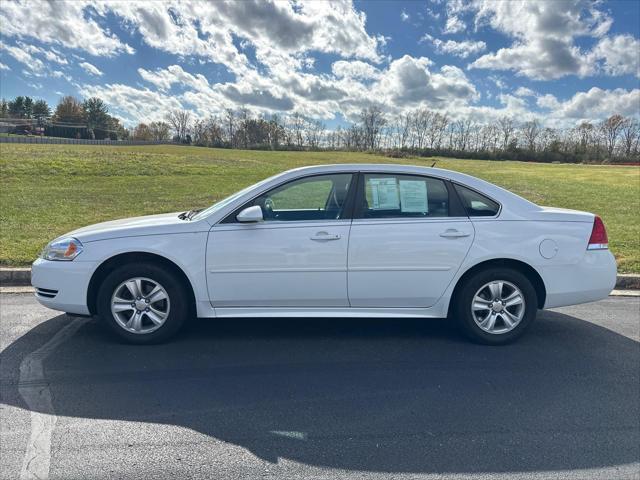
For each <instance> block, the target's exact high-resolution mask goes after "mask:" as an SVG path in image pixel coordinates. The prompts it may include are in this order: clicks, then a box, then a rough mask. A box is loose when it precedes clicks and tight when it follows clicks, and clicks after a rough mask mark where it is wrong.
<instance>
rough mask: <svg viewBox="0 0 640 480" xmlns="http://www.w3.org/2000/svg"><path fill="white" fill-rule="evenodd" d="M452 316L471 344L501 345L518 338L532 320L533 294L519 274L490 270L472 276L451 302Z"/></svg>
mask: <svg viewBox="0 0 640 480" xmlns="http://www.w3.org/2000/svg"><path fill="white" fill-rule="evenodd" d="M454 302H455V304H454V309H453V311H454V315H455V318H456V320H457V322H458V324H459V325H460V327H461V328H462V331H463V332H464V333H465V334H466V335H467V337H469V338H470V339H471V340H473V341H475V342H478V343H484V344H488V345H503V344H506V343H510V342H513V341H514V340H516V339H517V338H518V337H520V336H521V335H522V334H523V333H524V332H525V330H526V329H527V328H528V326H529V325H530V324H531V322H532V321H533V320H534V318H535V316H536V312H537V309H538V306H537V305H538V300H537V296H536V290H535V288H534V287H533V285H532V284H531V282H530V281H529V280H528V279H527V277H526V276H525V275H523V274H522V273H520V272H518V271H516V270H512V269H507V268H492V269H487V270H483V271H480V272H477V273H475V274H474V275H472V276H471V277H470V278H468V279H467V280H466V281H465V283H464V284H463V285H462V287H461V289H460V291H459V293H458V294H457V295H456V297H455V298H454Z"/></svg>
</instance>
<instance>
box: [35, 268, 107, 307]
mask: <svg viewBox="0 0 640 480" xmlns="http://www.w3.org/2000/svg"><path fill="white" fill-rule="evenodd" d="M95 268H96V265H95V264H94V263H93V262H81V261H78V260H77V259H76V260H74V261H72V262H56V261H50V260H44V259H42V258H39V259H37V260H36V261H35V262H33V265H32V266H31V285H33V287H34V288H35V289H36V299H37V300H38V301H39V302H40V303H41V304H42V305H44V306H45V307H48V308H51V309H53V310H60V311H62V312H67V313H75V314H77V315H89V308H88V306H87V290H88V287H89V281H90V280H91V275H93V272H94V271H95Z"/></svg>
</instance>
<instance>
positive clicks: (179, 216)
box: [178, 208, 204, 220]
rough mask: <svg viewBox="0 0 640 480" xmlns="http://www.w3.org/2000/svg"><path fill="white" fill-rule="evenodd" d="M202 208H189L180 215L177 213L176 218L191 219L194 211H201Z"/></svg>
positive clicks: (194, 213)
mask: <svg viewBox="0 0 640 480" xmlns="http://www.w3.org/2000/svg"><path fill="white" fill-rule="evenodd" d="M202 210H204V209H202V208H197V209H195V210H189V211H188V212H183V213H181V214H180V215H178V218H179V219H180V220H191V219H192V218H193V217H194V216H195V215H196V213H198V212H201V211H202Z"/></svg>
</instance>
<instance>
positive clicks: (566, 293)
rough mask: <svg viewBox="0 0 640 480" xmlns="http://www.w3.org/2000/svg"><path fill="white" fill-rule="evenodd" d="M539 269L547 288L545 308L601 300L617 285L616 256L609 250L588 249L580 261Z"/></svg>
mask: <svg viewBox="0 0 640 480" xmlns="http://www.w3.org/2000/svg"><path fill="white" fill-rule="evenodd" d="M539 270H540V273H541V275H542V279H543V280H544V283H545V287H546V289H547V299H546V302H545V304H544V308H553V307H563V306H566V305H576V304H579V303H587V302H595V301H596V300H602V299H603V298H606V297H607V296H608V295H609V293H611V290H613V289H614V287H615V285H616V273H617V268H616V260H615V258H614V257H613V254H612V253H611V251H609V250H587V251H586V252H585V254H584V257H583V259H582V261H581V262H578V263H576V264H572V265H559V266H545V267H541V268H540V269H539Z"/></svg>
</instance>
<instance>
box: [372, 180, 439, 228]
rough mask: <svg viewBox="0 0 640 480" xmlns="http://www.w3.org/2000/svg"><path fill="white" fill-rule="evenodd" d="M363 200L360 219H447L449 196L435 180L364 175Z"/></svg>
mask: <svg viewBox="0 0 640 480" xmlns="http://www.w3.org/2000/svg"><path fill="white" fill-rule="evenodd" d="M362 200H363V201H364V205H363V206H362V217H363V218H405V217H446V216H448V215H449V193H448V191H447V187H446V185H445V184H444V182H443V181H442V180H439V179H437V178H430V177H421V176H416V175H390V174H380V173H366V174H364V198H363V199H362Z"/></svg>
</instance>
